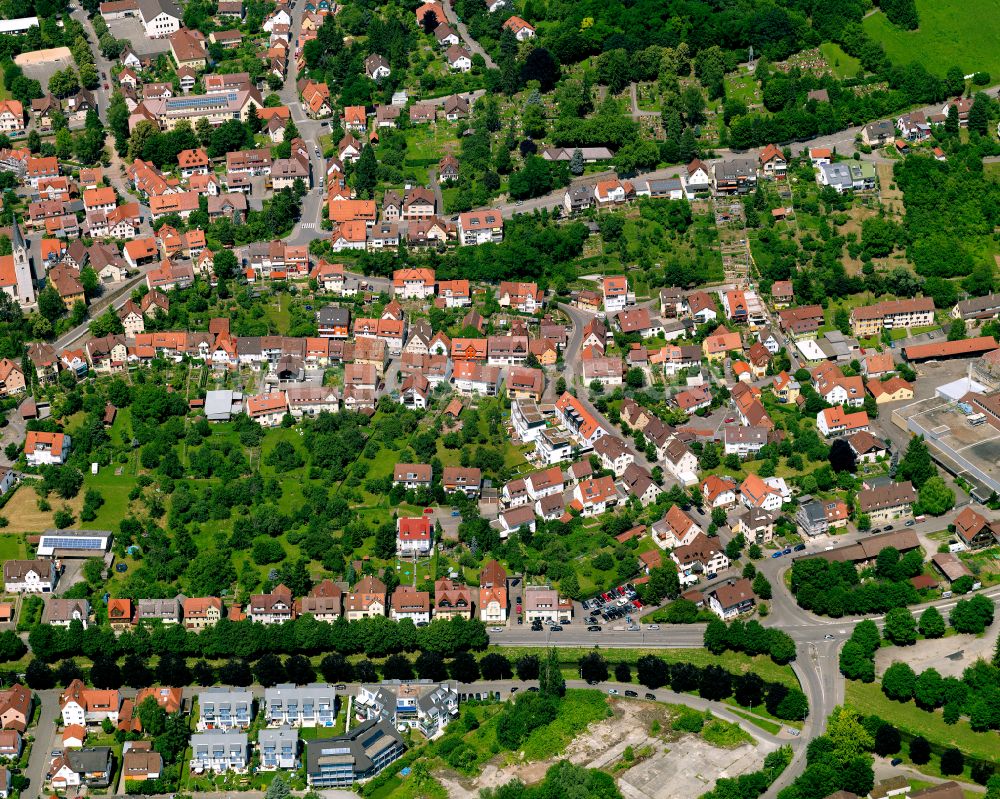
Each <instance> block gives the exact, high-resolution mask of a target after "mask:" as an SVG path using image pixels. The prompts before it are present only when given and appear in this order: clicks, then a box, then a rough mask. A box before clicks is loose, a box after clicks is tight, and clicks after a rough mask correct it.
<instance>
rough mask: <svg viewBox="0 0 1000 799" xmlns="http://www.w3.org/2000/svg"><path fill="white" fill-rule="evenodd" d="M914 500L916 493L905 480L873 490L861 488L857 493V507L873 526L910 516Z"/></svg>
mask: <svg viewBox="0 0 1000 799" xmlns="http://www.w3.org/2000/svg"><path fill="white" fill-rule="evenodd" d="M916 500H917V493H916V491H914V489H913V485H912V484H911V483H910V481H909V480H906V481H904V482H902V483H889V484H887V485H881V486H877V487H875V488H862V489H861V490H860V491H858V503H857V506H858V510H859V511H861V513H864V514H866V515H867V516H868V518H869V519H870V520H871V523H872V524H873V525H878V524H883V523H885V522H890V521H894V520H895V519H899V518H902V517H904V516H910V515H912V513H913V503H914V502H916Z"/></svg>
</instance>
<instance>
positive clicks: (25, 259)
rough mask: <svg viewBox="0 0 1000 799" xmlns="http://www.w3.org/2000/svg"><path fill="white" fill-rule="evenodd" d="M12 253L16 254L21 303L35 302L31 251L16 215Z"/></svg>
mask: <svg viewBox="0 0 1000 799" xmlns="http://www.w3.org/2000/svg"><path fill="white" fill-rule="evenodd" d="M10 245H11V254H12V255H13V256H14V277H15V278H16V280H17V297H18V301H19V302H20V303H21V305H34V304H35V300H36V297H35V276H34V273H33V272H32V269H31V253H30V252H29V250H28V242H26V241H25V240H24V236H23V235H21V227H20V225H18V224H17V217H14V224H13V228H12V230H11V240H10Z"/></svg>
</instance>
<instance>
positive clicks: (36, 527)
mask: <svg viewBox="0 0 1000 799" xmlns="http://www.w3.org/2000/svg"><path fill="white" fill-rule="evenodd" d="M49 505H50V506H51V510H47V511H40V510H39V509H38V494H37V493H35V490H34V488H33V487H32V486H31V485H30V484H25V485H21V486H18V488H17V491H16V493H15V494H14V496H12V497H11V498H10V501H9V502H8V503H7V504H6V505H5V506H4V509H3V515H4V516H6V517H7V518H8V519H9V520H10V526H11V529H12V530H17V531H18V532H23V533H42V532H45V531H46V530H51V529H52V528H53V527H55V524H54V523H53V521H52V516H53V514H54V513H55V512H56V511H57V510H59V509H60V508H62V507H63V506H64V505H66V506H68V507H69V509H70V510H71V511H72V512H73V515H74V516H76V517H77V518H79V517H80V509H81V508H82V507H83V492H82V491H81V492H80V493H79V494H77V495H76V496H75V497H73V499H70V500H64V499H60V498H59V497H57V496H56V495H55V494H50V495H49Z"/></svg>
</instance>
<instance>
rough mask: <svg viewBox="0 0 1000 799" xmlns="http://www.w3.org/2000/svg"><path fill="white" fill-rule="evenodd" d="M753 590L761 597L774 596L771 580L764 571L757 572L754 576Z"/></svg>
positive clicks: (768, 597)
mask: <svg viewBox="0 0 1000 799" xmlns="http://www.w3.org/2000/svg"><path fill="white" fill-rule="evenodd" d="M752 585H753V592H754V593H755V594H756V595H757V597H758V598H759V599H770V598H771V596H772V590H771V581H770V580H768V579H767V578H766V577H765V576H764V573H763V572H757V575H756V576H755V577H754V578H753V584H752Z"/></svg>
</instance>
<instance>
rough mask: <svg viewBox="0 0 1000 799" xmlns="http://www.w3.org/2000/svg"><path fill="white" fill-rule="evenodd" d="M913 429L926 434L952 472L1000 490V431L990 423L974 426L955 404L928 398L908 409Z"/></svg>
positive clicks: (986, 491)
mask: <svg viewBox="0 0 1000 799" xmlns="http://www.w3.org/2000/svg"><path fill="white" fill-rule="evenodd" d="M904 414H905V416H906V420H907V426H908V427H909V429H910V431H912V432H913V433H916V434H918V435H923V436H924V438H925V439H926V440H927V442H928V444H929V445H930V446H931V449H932V451H935V455H936V457H937V459H938V460H939V461H940V462H941V463H942V464H944V465H945V466H946V467H947V468H948V470H949V471H951V472H952V473H956V474H960V475H962V476H963V477H965V478H966V479H968V480H969V481H970V482H971V483H973V485H976V486H977V487H979V488H981V490H983V491H984V492H985V495H986V496H989V493H990V491H998V492H1000V430H997V429H996V428H995V427H993V426H992V425H991V424H989V423H988V422H986V423H984V424H980V425H978V426H973V425H971V424H970V423H969V421H968V417H967V415H966V414H964V413H963V412H962V411H961V410H960V409H959V408H958V407H957V405H955V404H954V403H950V402H946V401H945V400H943V399H938V398H934V399H927V400H924V401H923V402H917V403H913V404H912V405H910V406H907V407H906V409H905V410H904Z"/></svg>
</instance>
